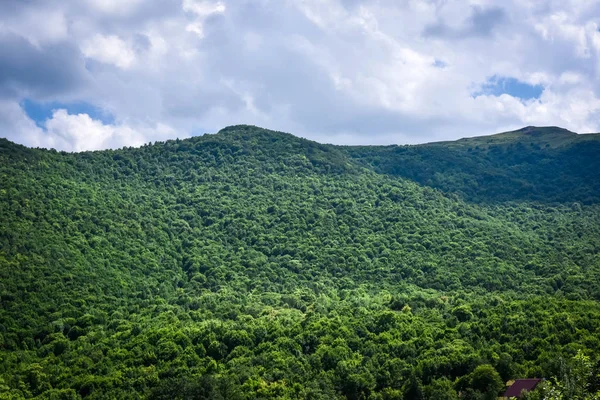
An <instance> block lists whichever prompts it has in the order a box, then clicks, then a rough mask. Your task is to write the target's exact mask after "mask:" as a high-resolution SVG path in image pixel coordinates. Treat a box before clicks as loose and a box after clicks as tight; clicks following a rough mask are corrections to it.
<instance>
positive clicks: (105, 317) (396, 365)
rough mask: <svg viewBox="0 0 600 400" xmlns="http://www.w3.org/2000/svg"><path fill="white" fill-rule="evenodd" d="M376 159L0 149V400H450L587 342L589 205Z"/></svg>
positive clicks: (592, 272)
mask: <svg viewBox="0 0 600 400" xmlns="http://www.w3.org/2000/svg"><path fill="white" fill-rule="evenodd" d="M517 136H518V135H517ZM518 137H519V138H520V137H521V136H518ZM498 138H499V137H496V138H494V140H498ZM482 140H487V139H470V140H465V141H459V142H460V143H459V142H456V143H453V144H432V145H427V146H423V147H419V146H415V147H411V148H408V149H407V152H408V153H407V154H413V153H412V152H413V151H417V150H418V149H421V148H426V149H434V150H431V151H432V152H433V153H432V154H437V153H435V152H436V151H438V150H435V149H438V148H445V149H451V148H453V147H456V148H462V147H464V145H463V144H462V142H469V141H474V143H481V141H482ZM507 140H508V139H507ZM510 140H512V139H510ZM519 140H521V139H519ZM501 141H502V142H504V141H505V139H502V140H501ZM553 143H555V142H553ZM469 146H471V145H469ZM573 146H574V145H572V144H568V143H567V144H564V145H563V144H561V145H560V146H558V145H554V144H551V146H549V148H551V149H554V148H561V149H562V148H563V147H564V148H567V149H570V150H569V151H572V152H576V153H575V156H576V157H579V156H580V154H579V153H577V147H573ZM490 148H491V145H490ZM519 148H520V147H519ZM390 149H392V148H387V147H386V148H368V149H365V148H345V147H336V146H330V145H321V144H318V143H315V142H310V141H306V140H303V139H299V138H296V137H294V136H292V135H288V134H283V133H279V132H272V131H267V130H262V129H259V128H254V127H248V126H237V127H230V128H226V129H224V130H223V131H221V132H220V133H219V134H217V135H205V136H202V137H195V138H192V139H188V140H175V141H168V142H166V143H157V144H155V145H149V146H144V147H142V148H138V149H122V150H107V151H100V152H88V153H79V154H68V153H57V152H54V151H47V150H39V149H27V148H25V147H22V146H18V145H15V144H12V143H10V142H8V141H0V182H2V184H1V187H0V221H1V223H0V302H1V304H2V307H1V308H0V357H1V360H2V362H0V398H2V397H4V398H30V397H35V396H40V398H79V397H83V398H323V399H331V398H357V399H358V398H367V397H368V396H371V398H399V397H398V396H403V395H408V394H407V393H412V392H411V390H413V389H415V385H416V386H420V385H424V388H425V389H424V390H425V391H426V393H428V394H427V396H429V398H442V397H439V396H440V394H439V391H440V390H443V391H445V392H446V394H448V396H454V398H455V397H456V396H457V392H458V391H461V393H463V395H464V394H465V393H471V392H472V393H474V395H476V394H477V393H480V392H481V393H483V392H482V391H483V389H481V388H478V387H477V384H476V380H475V379H474V378H473V375H472V373H474V370H475V369H476V367H477V366H478V365H484V364H491V365H492V366H493V367H494V368H495V369H496V370H497V371H498V373H499V374H500V378H501V379H502V380H506V379H509V378H513V377H519V376H551V375H552V374H558V373H559V372H560V365H561V361H560V357H565V358H571V357H572V356H574V355H575V354H576V351H577V350H578V349H581V350H583V351H585V352H587V353H588V354H590V355H597V354H598V351H599V350H600V342H599V341H598V339H597V338H596V337H595V335H594V332H596V331H597V330H598V329H600V318H599V317H600V307H599V305H598V303H597V300H598V299H599V298H598V293H600V282H599V276H600V256H599V250H600V212H599V211H600V207H599V206H597V205H585V204H584V205H579V204H576V205H573V202H574V201H577V200H579V199H578V198H577V195H576V194H575V197H573V198H568V197H566V196H567V194H566V193H564V194H563V195H562V196H565V197H562V198H561V200H564V203H565V204H560V203H557V204H554V205H547V204H543V203H530V202H517V201H516V200H517V199H518V196H516V197H512V198H511V200H512V201H511V202H510V203H508V204H503V203H502V202H500V201H495V202H493V204H490V203H482V204H473V203H472V202H470V201H469V200H471V198H470V197H469V195H468V192H466V191H465V190H463V189H460V190H459V189H456V191H457V192H459V193H461V194H463V195H464V196H465V199H462V198H461V197H459V196H457V195H455V194H444V193H443V192H441V191H438V190H436V189H432V188H429V187H426V186H421V185H419V184H417V183H415V182H412V181H410V180H406V179H403V178H400V177H398V176H394V174H392V173H385V174H381V173H380V172H381V171H382V170H381V169H380V168H381V167H380V166H377V167H376V168H374V169H372V168H371V167H370V165H372V164H371V161H372V159H371V158H369V157H374V156H375V155H376V156H377V157H379V159H385V160H387V161H386V162H388V163H389V165H392V164H393V163H396V162H400V161H399V160H401V161H402V163H408V164H409V163H410V160H409V161H407V159H406V158H405V155H406V154H405V153H406V152H404V153H403V152H396V150H397V149H395V150H394V151H393V152H391V150H390ZM516 149H518V148H516ZM526 149H527V151H526V152H529V151H530V150H529V148H526ZM367 150H368V152H366V151H367ZM427 151H430V150H427ZM448 151H453V150H448ZM461 151H462V150H461ZM466 151H467V153H468V150H466ZM486 151H489V152H492V151H491V150H489V149H488V150H486ZM513 151H515V152H518V151H517V150H515V149H513ZM519 151H521V150H519ZM523 151H525V150H523ZM540 151H542V152H544V153H543V154H549V153H545V152H547V151H549V150H543V149H542V150H540ZM561 151H562V150H561ZM378 152H379V153H378ZM467 153H465V154H467ZM398 154H400V155H401V156H402V157H404V158H401V159H398V158H397V157H398ZM424 154H428V153H427V152H425V153H424ZM457 154H458V153H457ZM569 154H570V153H568V152H560V153H552V157H554V158H553V159H560V160H567V159H569ZM428 157H432V155H427V157H422V158H421V160H428V159H429V158H428ZM478 157H480V156H474V157H473V160H475V161H473V160H471V159H469V158H468V157H466V156H465V158H464V159H460V162H459V161H457V164H456V165H455V166H454V168H455V170H456V171H459V170H460V168H465V166H470V165H471V164H470V163H471V162H472V163H477V162H479V161H478V160H479V158H478ZM515 157H516V156H515ZM548 157H550V156H548ZM569 160H570V159H569ZM571 161H572V160H571ZM571 161H569V162H571ZM444 162H447V161H444ZM578 162H579V161H578ZM394 165H395V164H394ZM435 165H436V167H437V168H441V166H442V165H445V164H441V161H440V164H435ZM531 166H532V168H534V164H531ZM452 171H454V170H452ZM452 171H450V172H449V176H451V175H452V174H454V173H455V172H452ZM384 172H385V171H384ZM576 172H581V171H573V173H576ZM468 173H469V174H475V171H474V170H473V171H468ZM586 173H587V172H586ZM587 176H588V175H585V174H583V172H582V175H581V176H580V178H579V179H580V180H581V181H583V182H585V184H586V185H587V189H586V193H594V192H593V190H594V188H595V186H594V185H595V184H596V183H597V178H596V177H595V176H591V177H590V178H589V179H588V178H587ZM507 177H508V178H510V179H513V177H512V175H507ZM448 179H450V178H448ZM515 179H516V178H515ZM519 179H521V178H519ZM433 186H436V185H433ZM438 186H439V185H438ZM465 187H466V186H465ZM450 189H453V188H450ZM540 190H542V189H540ZM543 190H550V189H548V188H545V187H544V188H543ZM561 190H562V188H561V187H553V188H552V190H551V191H552V192H559V191H561ZM452 191H454V190H452ZM486 193H487V194H486V195H487V196H491V192H489V191H488V192H486ZM594 196H595V194H593V195H591V194H590V195H589V198H590V199H594ZM501 200H502V199H501ZM500 378H499V379H500ZM474 382H475V383H474ZM415 390H416V389H415ZM436 393H437V394H436ZM481 393H480V394H481ZM482 395H483V394H482ZM219 396H220V397H219ZM448 398H452V397H448Z"/></svg>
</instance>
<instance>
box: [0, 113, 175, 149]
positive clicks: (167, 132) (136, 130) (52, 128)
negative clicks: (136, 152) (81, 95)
mask: <svg viewBox="0 0 600 400" xmlns="http://www.w3.org/2000/svg"><path fill="white" fill-rule="evenodd" d="M0 106H1V108H0V109H1V110H2V113H0V121H7V122H8V123H7V124H5V126H3V125H0V128H4V129H9V130H8V132H10V133H9V134H8V135H7V137H8V138H9V139H11V140H15V141H17V142H26V143H27V144H28V145H30V146H33V147H45V148H54V149H60V150H66V151H88V150H101V149H106V148H120V147H124V146H140V145H142V144H144V143H147V142H149V141H156V140H166V139H169V138H172V137H176V136H177V133H176V132H175V131H174V130H173V129H172V128H171V127H169V126H167V125H164V124H156V125H154V126H133V125H129V124H127V123H119V124H110V123H107V124H105V123H103V122H102V121H101V120H98V119H93V118H91V117H90V116H89V115H88V114H85V113H80V114H69V113H68V112H67V110H65V109H56V110H54V111H53V112H52V116H51V117H50V118H48V119H47V120H45V122H44V124H43V126H41V127H40V126H37V125H36V124H35V123H33V121H32V120H31V119H29V118H28V116H27V115H26V114H25V112H23V110H22V109H21V108H20V107H18V106H17V105H15V104H14V103H12V104H11V103H9V102H4V103H0ZM6 125H8V126H6Z"/></svg>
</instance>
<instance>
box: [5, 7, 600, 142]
mask: <svg viewBox="0 0 600 400" xmlns="http://www.w3.org/2000/svg"><path fill="white" fill-rule="evenodd" d="M7 4H8V6H7ZM599 13H600V5H598V4H597V2H581V1H577V0H560V1H559V0H549V1H546V2H537V1H534V0H519V1H517V0H507V1H502V2H500V1H494V0H477V1H475V0H471V1H465V2H462V1H454V0H450V1H446V0H443V1H442V0H407V1H405V2H402V4H400V3H398V2H397V1H393V0H380V1H377V2H372V1H366V0H286V1H275V0H258V1H255V0H252V1H251V0H235V1H234V0H181V1H179V0H155V1H150V2H148V1H142V0H128V1H124V2H121V1H119V2H117V1H112V0H111V1H97V0H84V1H79V2H68V1H58V0H47V1H39V0H29V1H27V2H18V1H15V0H6V1H5V2H0V98H1V99H2V101H3V102H4V104H5V105H6V104H9V105H10V106H6V110H4V112H2V113H0V118H2V119H3V120H2V121H0V128H1V129H3V130H2V131H1V132H0V135H4V136H10V137H11V138H13V139H15V140H18V141H20V142H21V143H26V144H31V145H36V143H47V144H48V143H50V142H49V139H47V137H53V138H55V140H54V142H53V143H54V145H56V146H62V148H64V149H78V148H83V147H81V146H82V145H81V143H84V142H85V141H84V139H82V138H81V135H82V134H83V135H90V138H92V139H90V141H89V142H90V143H95V147H97V146H106V147H113V146H122V145H133V144H137V143H140V142H147V141H150V140H152V139H151V138H152V137H157V136H158V137H161V138H164V137H168V136H169V135H171V136H172V137H175V136H179V137H185V136H189V135H191V134H198V133H202V132H215V131H218V130H219V129H220V128H222V127H223V126H226V125H231V124H237V123H250V124H255V125H260V126H265V127H268V128H272V129H277V130H283V131H289V132H292V133H295V134H297V135H300V136H303V137H308V138H311V139H315V140H318V141H322V142H335V143H345V144H358V143H360V144H368V143H417V142H426V141H432V140H442V139H454V138H458V137H462V136H470V135H481V134H486V133H494V132H498V131H504V130H508V129H512V128H518V127H521V126H524V125H530V124H533V123H535V124H538V125H560V126H564V127H565V128H568V129H570V130H574V131H598V130H600V119H599V118H598V109H597V104H598V101H599V99H600V79H599V78H600V75H599V72H598V71H600V63H599V61H600V32H599V31H598V28H599V26H598V20H597V19H595V18H594V16H596V15H599ZM45 16H48V18H45ZM490 77H496V78H494V79H492V81H490ZM540 88H543V92H540ZM474 93H475V96H473V94H474ZM25 99H30V100H31V101H32V102H37V103H44V104H55V105H57V107H58V109H60V108H64V109H65V110H66V111H65V114H57V115H54V114H48V113H45V114H44V113H41V114H39V115H38V116H37V117H36V116H35V115H32V116H33V118H34V119H35V121H34V120H31V119H30V116H28V115H27V113H25V112H24V111H23V110H22V109H21V108H20V107H19V104H24V103H23V101H24V100H25ZM73 104H86V105H89V107H90V109H97V110H100V111H101V112H100V113H99V114H98V115H101V114H102V115H111V117H112V119H111V120H110V121H106V120H105V121H104V122H102V121H100V120H98V119H97V118H98V117H97V116H96V115H94V113H90V114H88V113H87V112H80V111H81V110H79V111H78V110H76V109H75V108H73V107H70V106H69V105H73ZM63 105H64V107H63ZM84 111H85V110H84ZM82 114H84V115H85V114H87V115H88V118H89V120H85V119H82V118H80V117H79V115H82ZM90 121H91V122H90ZM59 122H60V123H59ZM36 126H37V128H38V129H41V128H39V127H40V126H41V127H44V129H41V130H39V131H38V130H36V129H34V128H35V127H36ZM75 127H78V128H77V129H75ZM159 127H169V128H168V129H167V128H165V129H162V128H159ZM61 130H64V131H65V132H66V133H64V134H62V135H61ZM11 132H21V133H22V134H21V135H20V136H18V137H16V136H15V135H14V134H13V133H11ZM24 132H28V134H27V135H26V134H25V133H24ZM103 136H105V137H106V139H105V140H104V139H102V137H103ZM45 138H46V139H45ZM61 138H63V139H61ZM65 138H66V139H65ZM36 141H37V142H36Z"/></svg>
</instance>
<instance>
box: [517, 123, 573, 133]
mask: <svg viewBox="0 0 600 400" xmlns="http://www.w3.org/2000/svg"><path fill="white" fill-rule="evenodd" d="M515 132H519V133H523V134H548V133H552V134H566V135H577V133H575V132H572V131H570V130H568V129H565V128H561V127H558V126H532V125H530V126H526V127H524V128H521V129H518V130H516V131H515Z"/></svg>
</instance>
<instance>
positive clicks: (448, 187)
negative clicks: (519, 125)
mask: <svg viewBox="0 0 600 400" xmlns="http://www.w3.org/2000/svg"><path fill="white" fill-rule="evenodd" d="M348 154H350V156H351V157H352V158H354V159H355V160H357V161H359V162H361V163H363V164H365V165H367V166H369V167H371V168H374V169H375V170H376V171H378V172H380V173H385V174H390V175H394V176H399V177H403V178H407V179H411V180H414V181H416V182H418V183H421V184H423V185H427V186H431V187H435V188H438V189H441V190H443V191H445V192H452V193H457V194H459V195H460V196H461V197H463V198H465V199H467V200H469V201H473V202H477V203H498V202H509V201H523V200H525V201H536V202H541V203H550V204H552V203H558V202H562V203H564V202H569V201H571V202H581V203H585V204H596V203H598V202H599V201H600V178H599V174H598V171H600V157H598V154H600V134H586V135H578V134H576V133H573V132H570V131H568V130H566V129H561V128H556V127H547V128H536V127H526V128H523V129H520V130H518V131H514V132H505V133H500V134H497V135H492V136H482V137H475V138H468V139H461V140H457V141H455V142H440V143H430V144H424V145H417V146H385V147H382V146H372V147H371V146H360V147H349V148H348Z"/></svg>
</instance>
